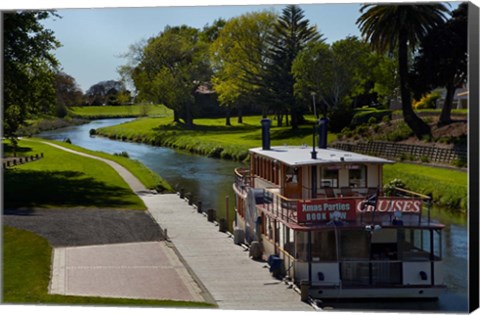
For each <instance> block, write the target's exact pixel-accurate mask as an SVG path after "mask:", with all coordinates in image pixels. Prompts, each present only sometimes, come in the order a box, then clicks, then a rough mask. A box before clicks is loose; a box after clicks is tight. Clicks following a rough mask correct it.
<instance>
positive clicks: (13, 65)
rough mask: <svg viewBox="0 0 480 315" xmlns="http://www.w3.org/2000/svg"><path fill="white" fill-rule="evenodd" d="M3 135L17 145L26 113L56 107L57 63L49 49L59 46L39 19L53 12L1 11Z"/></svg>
mask: <svg viewBox="0 0 480 315" xmlns="http://www.w3.org/2000/svg"><path fill="white" fill-rule="evenodd" d="M2 16H3V39H4V42H3V44H4V46H3V48H4V50H3V67H4V71H3V79H4V84H3V100H4V101H3V103H4V117H3V119H4V121H3V122H4V130H3V131H4V134H5V136H6V137H8V138H9V139H11V140H12V144H14V145H15V144H16V138H15V137H16V135H15V133H16V131H17V129H18V127H19V126H20V125H21V124H22V123H24V121H25V119H26V118H27V117H29V116H32V115H36V114H51V113H52V112H53V110H54V108H55V106H54V105H55V88H54V80H55V73H56V72H57V70H56V68H57V66H58V62H57V60H56V59H55V57H54V56H53V53H52V51H53V50H54V49H55V48H58V47H59V46H60V43H59V42H58V41H57V40H56V39H55V37H54V35H53V32H52V31H51V30H48V29H45V28H44V26H43V25H42V24H41V23H40V21H42V20H45V19H47V18H49V17H52V16H57V15H56V14H55V13H54V12H52V11H17V12H6V13H3V15H2Z"/></svg>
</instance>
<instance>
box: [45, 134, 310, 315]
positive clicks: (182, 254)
mask: <svg viewBox="0 0 480 315" xmlns="http://www.w3.org/2000/svg"><path fill="white" fill-rule="evenodd" d="M45 143H46V144H49V145H52V146H54V147H56V148H59V149H62V150H66V151H69V152H71V153H74V154H79V155H82V156H86V157H90V158H94V159H97V160H101V161H104V162H105V163H107V164H109V165H110V166H112V167H113V168H114V169H115V170H116V171H117V172H118V173H119V175H120V176H121V177H122V178H123V179H124V180H125V182H127V183H128V184H129V185H130V187H131V188H132V190H133V191H135V192H136V193H137V194H138V195H139V196H140V198H142V200H143V201H144V203H145V205H146V206H147V208H148V211H149V212H150V213H151V215H152V217H153V218H154V219H155V220H156V221H157V222H158V224H159V225H160V227H161V228H162V229H163V230H164V231H165V230H167V231H168V238H169V240H170V241H171V243H173V248H174V249H175V251H176V253H177V255H178V256H179V259H180V260H181V262H182V263H183V264H184V265H185V266H186V268H187V269H188V270H189V271H190V274H191V275H192V277H193V278H195V280H196V282H198V284H199V285H200V286H201V287H202V289H204V290H205V289H206V290H208V294H205V293H204V294H203V295H204V296H205V295H206V296H209V297H211V298H213V300H214V302H215V303H216V304H218V306H219V308H220V309H232V310H284V311H313V310H314V309H313V308H312V307H311V306H310V305H309V304H306V303H304V302H301V301H300V295H299V294H298V293H297V292H295V291H294V290H293V289H291V288H289V287H288V286H287V285H285V284H284V282H282V281H279V280H277V279H275V278H273V277H272V276H271V275H270V273H269V272H268V269H266V267H267V266H266V263H264V262H258V261H254V260H252V259H250V258H249V256H248V253H247V252H246V251H245V250H244V248H243V247H241V246H237V245H234V244H233V240H232V238H230V237H229V236H228V235H227V234H225V233H221V232H218V227H216V226H215V225H214V224H212V223H210V222H208V221H207V220H206V218H205V217H204V216H203V215H201V214H198V213H197V211H196V209H195V208H194V207H192V206H190V205H188V203H187V202H185V201H184V200H183V199H180V198H179V196H177V195H176V194H155V193H154V192H152V191H149V190H147V189H146V188H145V186H144V185H143V184H142V183H140V181H139V180H138V179H137V178H136V177H134V176H133V175H132V174H131V173H130V172H129V171H127V170H126V169H125V168H124V167H123V166H121V165H119V164H117V163H116V162H113V161H110V160H107V159H103V158H99V157H96V156H92V155H89V154H85V153H81V152H77V151H74V150H70V149H66V148H64V147H61V146H57V145H55V144H52V143H48V142H45ZM84 294H85V293H84ZM206 300H209V299H206Z"/></svg>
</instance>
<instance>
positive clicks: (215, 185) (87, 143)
mask: <svg viewBox="0 0 480 315" xmlns="http://www.w3.org/2000/svg"><path fill="white" fill-rule="evenodd" d="M129 120H131V119H104V120H97V121H93V122H91V123H89V124H85V125H81V126H73V127H68V128H63V129H59V130H55V131H49V132H44V133H41V134H40V135H39V136H40V137H42V138H45V139H53V140H60V141H63V140H64V139H66V138H70V140H71V141H72V143H73V144H75V145H78V146H81V147H84V148H87V149H90V150H94V151H104V152H107V153H120V152H122V151H126V152H128V154H129V156H130V158H132V159H137V160H139V161H141V162H142V163H143V164H145V165H146V166H148V167H149V168H150V169H152V170H153V171H155V172H156V173H158V174H159V175H160V176H162V177H163V178H164V179H165V180H167V181H168V182H169V183H170V184H171V185H172V186H173V187H177V188H178V187H183V188H185V191H188V192H192V193H193V194H194V196H195V198H199V199H198V200H201V201H202V203H203V207H204V209H207V208H214V209H217V212H218V216H219V217H224V215H225V209H226V196H228V197H229V204H228V207H229V209H230V220H231V219H232V218H233V212H232V211H233V197H234V194H233V191H232V183H233V179H234V178H233V169H234V168H235V167H238V166H240V164H239V163H236V162H231V161H225V160H218V159H211V158H206V157H202V156H198V155H191V154H187V153H182V152H179V151H175V150H173V149H169V148H161V147H154V146H150V145H146V144H138V143H130V142H121V141H114V140H109V139H105V138H102V137H90V135H89V130H90V129H92V128H95V129H96V128H101V127H106V126H110V125H116V124H120V123H123V122H126V121H129ZM432 217H433V218H439V219H440V220H441V222H442V223H443V224H445V225H446V228H445V230H444V236H443V257H444V270H445V281H446V283H447V284H448V290H447V292H446V293H445V294H444V295H442V296H441V297H440V298H439V299H438V300H436V301H408V302H396V301H387V302H382V301H365V302H355V303H345V302H331V303H326V304H325V306H331V307H333V308H334V309H337V310H410V311H417V310H418V311H420V310H423V311H426V310H432V311H439V312H467V309H468V298H467V285H468V273H467V269H468V264H467V259H468V258H467V252H468V235H467V220H466V217H460V216H458V215H456V214H452V213H449V212H448V211H445V210H440V209H434V210H433V211H432Z"/></svg>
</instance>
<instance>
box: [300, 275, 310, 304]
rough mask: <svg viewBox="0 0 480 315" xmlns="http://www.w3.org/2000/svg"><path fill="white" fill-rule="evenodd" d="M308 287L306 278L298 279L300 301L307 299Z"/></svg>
mask: <svg viewBox="0 0 480 315" xmlns="http://www.w3.org/2000/svg"><path fill="white" fill-rule="evenodd" d="M309 289H310V282H308V280H302V281H300V300H301V301H302V302H307V301H308V290H309Z"/></svg>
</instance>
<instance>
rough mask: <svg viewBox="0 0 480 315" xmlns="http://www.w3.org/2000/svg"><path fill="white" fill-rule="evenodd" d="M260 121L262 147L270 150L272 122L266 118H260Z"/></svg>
mask: <svg viewBox="0 0 480 315" xmlns="http://www.w3.org/2000/svg"><path fill="white" fill-rule="evenodd" d="M261 123H262V149H263V150H270V126H271V125H272V122H271V121H270V119H268V118H264V119H262V120H261Z"/></svg>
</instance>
